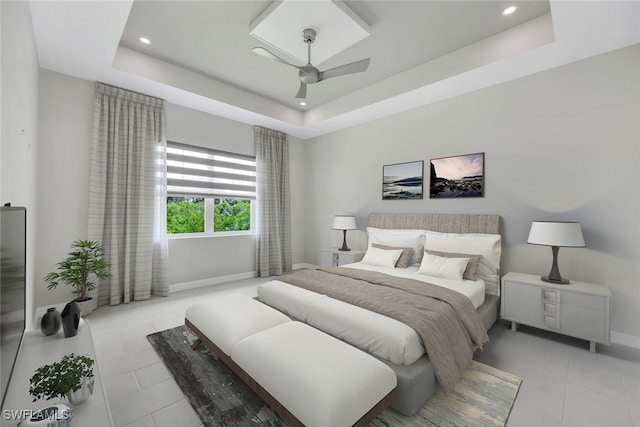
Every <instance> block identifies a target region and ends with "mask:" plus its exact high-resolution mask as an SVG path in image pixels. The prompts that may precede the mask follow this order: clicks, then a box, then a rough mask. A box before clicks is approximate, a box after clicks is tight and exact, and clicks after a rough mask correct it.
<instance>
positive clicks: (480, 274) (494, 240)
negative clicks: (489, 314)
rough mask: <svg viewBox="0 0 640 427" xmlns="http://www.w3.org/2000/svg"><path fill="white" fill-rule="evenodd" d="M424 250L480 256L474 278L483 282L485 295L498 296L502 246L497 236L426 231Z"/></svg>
mask: <svg viewBox="0 0 640 427" xmlns="http://www.w3.org/2000/svg"><path fill="white" fill-rule="evenodd" d="M424 248H425V250H433V251H441V252H458V253H465V254H473V255H482V259H481V260H480V263H479V264H478V270H477V273H476V277H477V278H478V279H482V280H484V282H485V292H486V293H487V294H490V295H498V296H499V295H500V277H499V275H498V274H499V270H500V255H501V253H502V244H501V237H500V235H499V234H482V233H467V234H459V233H439V232H437V231H430V230H427V231H426V232H425V242H424Z"/></svg>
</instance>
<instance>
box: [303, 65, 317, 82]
mask: <svg viewBox="0 0 640 427" xmlns="http://www.w3.org/2000/svg"><path fill="white" fill-rule="evenodd" d="M298 77H299V78H300V81H301V82H302V83H305V84H308V85H309V84H313V83H317V82H318V80H320V71H318V69H317V68H316V67H314V66H313V65H310V64H307V65H305V66H304V67H300V71H299V72H298Z"/></svg>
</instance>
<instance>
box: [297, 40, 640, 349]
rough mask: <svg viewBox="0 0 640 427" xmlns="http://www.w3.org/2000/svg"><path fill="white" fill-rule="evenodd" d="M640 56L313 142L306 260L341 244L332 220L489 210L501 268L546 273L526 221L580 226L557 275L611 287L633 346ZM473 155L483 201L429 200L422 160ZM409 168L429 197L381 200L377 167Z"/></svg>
mask: <svg viewBox="0 0 640 427" xmlns="http://www.w3.org/2000/svg"><path fill="white" fill-rule="evenodd" d="M639 58H640V46H638V45H636V46H633V47H631V48H627V49H624V50H621V51H616V52H612V53H608V54H605V55H602V56H598V57H594V58H591V59H588V60H585V61H582V62H579V63H574V64H570V65H567V66H564V67H561V68H557V69H554V70H550V71H547V72H544V73H540V74H537V75H533V76H529V77H526V78H522V79H518V80H516V81H512V82H509V83H505V84H502V85H499V86H495V87H492V88H488V89H484V90H481V91H477V92H474V93H471V94H467V95H463V96H460V97H457V98H453V99H449V100H446V101H442V102H439V103H436V104H433V105H429V106H425V107H422V108H418V109H415V110H412V111H409V112H406V113H402V114H398V115H395V116H392V117H388V118H385V119H381V120H376V121H375V122H371V123H368V124H364V125H361V126H358V127H354V128H351V129H346V130H343V131H339V132H336V133H333V134H330V135H325V136H321V137H317V138H314V139H312V140H310V141H309V142H308V151H307V163H308V174H309V178H308V187H309V191H308V192H307V205H308V208H307V211H306V212H307V227H306V230H307V237H306V242H307V243H306V249H305V250H306V255H307V261H308V262H316V263H317V262H318V257H319V248H321V247H326V246H330V245H333V246H337V245H338V244H339V242H340V241H341V235H340V232H338V231H330V228H331V220H332V217H333V215H334V214H336V213H353V214H355V215H356V217H357V221H358V225H359V228H360V230H364V229H365V227H366V218H367V215H368V214H369V213H370V212H373V211H384V212H450V213H496V214H499V215H500V216H501V217H502V227H503V257H502V267H503V272H505V273H506V272H508V271H519V272H524V273H531V274H540V275H542V274H545V275H546V274H548V273H549V270H550V267H551V250H550V249H549V248H543V247H540V246H532V245H527V244H526V239H527V236H528V232H529V227H530V224H531V221H532V220H575V221H580V222H581V223H582V227H583V232H584V237H585V240H586V244H587V247H586V248H580V249H575V248H563V249H561V250H560V257H559V264H560V272H561V274H562V275H563V277H567V278H570V279H575V280H583V281H591V282H595V283H603V284H607V285H609V286H610V287H611V289H612V293H613V297H612V312H611V324H612V329H613V330H614V331H616V332H618V333H622V334H628V335H631V337H627V338H631V339H635V338H637V339H638V342H640V310H639V307H640V285H639V282H640V279H639V277H640V264H639V263H638V261H639V260H640V239H639V237H640V225H639V219H640V168H639V167H638V166H639V161H638V159H639V158H640V129H639V122H640V120H639V119H640V87H639V86H640V69H639V67H640V61H639ZM474 152H485V185H486V190H485V197H484V198H478V199H464V200H442V199H440V200H430V199H429V196H428V190H427V189H428V180H429V178H428V177H429V175H428V171H429V160H430V159H433V158H438V157H446V156H451V155H459V154H467V153H474ZM415 160H424V161H425V170H426V171H427V172H426V182H425V190H426V191H425V192H426V194H427V196H426V198H425V199H423V200H417V201H416V200H414V201H383V200H382V199H381V187H382V184H381V179H382V166H383V165H385V164H391V163H398V162H407V161H415ZM348 239H349V244H350V246H351V247H356V248H357V247H363V245H364V242H365V235H364V232H363V231H356V232H349V235H348ZM620 337H621V336H620V335H618V338H620Z"/></svg>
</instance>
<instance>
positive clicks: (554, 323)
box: [544, 316, 560, 329]
mask: <svg viewBox="0 0 640 427" xmlns="http://www.w3.org/2000/svg"><path fill="white" fill-rule="evenodd" d="M544 326H546V327H547V328H552V329H559V328H560V319H558V318H557V317H555V316H544Z"/></svg>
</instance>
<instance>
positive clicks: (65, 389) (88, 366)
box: [29, 353, 94, 405]
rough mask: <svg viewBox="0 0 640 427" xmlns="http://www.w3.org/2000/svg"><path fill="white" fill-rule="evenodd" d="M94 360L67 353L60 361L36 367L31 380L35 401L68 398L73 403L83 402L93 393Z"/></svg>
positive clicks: (31, 392) (30, 392) (31, 390)
mask: <svg viewBox="0 0 640 427" xmlns="http://www.w3.org/2000/svg"><path fill="white" fill-rule="evenodd" d="M93 365H94V360H93V359H92V358H91V357H89V356H83V355H79V354H75V353H71V354H67V355H66V356H64V357H63V358H62V360H60V361H59V362H54V363H52V364H50V365H44V366H41V367H39V368H38V369H36V371H35V373H34V374H33V376H32V377H31V379H30V380H29V384H30V385H29V394H30V395H31V396H33V401H34V402H35V401H36V400H38V399H45V400H50V399H54V398H56V397H59V398H61V399H63V398H65V397H66V398H67V399H69V402H70V403H71V404H72V405H77V404H79V403H82V402H83V401H85V400H86V399H88V398H89V396H91V393H93V385H94V377H93Z"/></svg>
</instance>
